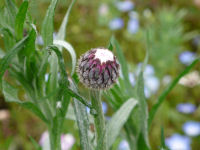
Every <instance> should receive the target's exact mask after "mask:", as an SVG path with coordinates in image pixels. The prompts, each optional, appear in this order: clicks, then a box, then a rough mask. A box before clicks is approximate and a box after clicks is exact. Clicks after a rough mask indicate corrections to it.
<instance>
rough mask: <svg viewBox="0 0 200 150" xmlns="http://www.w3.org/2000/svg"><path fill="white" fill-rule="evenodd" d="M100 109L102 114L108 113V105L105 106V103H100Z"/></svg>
mask: <svg viewBox="0 0 200 150" xmlns="http://www.w3.org/2000/svg"><path fill="white" fill-rule="evenodd" d="M102 109H103V113H104V114H106V113H107V111H108V105H107V104H106V102H102Z"/></svg>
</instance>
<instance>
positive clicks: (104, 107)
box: [86, 102, 108, 114]
mask: <svg viewBox="0 0 200 150" xmlns="http://www.w3.org/2000/svg"><path fill="white" fill-rule="evenodd" d="M102 109H103V113H104V114H106V113H107V111H108V105H107V104H106V102H102ZM86 111H87V113H90V108H89V107H86Z"/></svg>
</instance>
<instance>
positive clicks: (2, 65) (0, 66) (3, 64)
mask: <svg viewBox="0 0 200 150" xmlns="http://www.w3.org/2000/svg"><path fill="white" fill-rule="evenodd" d="M27 39H28V36H26V37H25V38H23V39H22V40H21V41H19V42H18V43H17V44H15V46H14V47H13V48H12V49H11V50H9V52H8V53H7V54H6V55H5V56H4V57H3V58H2V60H1V61H0V81H1V79H2V76H3V75H4V72H5V71H6V69H7V68H8V66H9V64H10V63H11V61H12V59H13V58H14V57H15V55H16V54H17V53H18V52H19V51H20V50H21V49H23V47H24V45H25V43H26V41H27Z"/></svg>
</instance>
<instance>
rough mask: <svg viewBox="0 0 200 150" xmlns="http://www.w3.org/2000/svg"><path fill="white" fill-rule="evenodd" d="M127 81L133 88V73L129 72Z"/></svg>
mask: <svg viewBox="0 0 200 150" xmlns="http://www.w3.org/2000/svg"><path fill="white" fill-rule="evenodd" d="M128 75H129V81H130V82H131V85H132V86H134V85H135V76H134V74H133V73H131V72H129V74H128Z"/></svg>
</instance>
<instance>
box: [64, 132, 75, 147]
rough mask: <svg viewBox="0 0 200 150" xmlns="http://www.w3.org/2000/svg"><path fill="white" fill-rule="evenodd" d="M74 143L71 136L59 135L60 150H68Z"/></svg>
mask: <svg viewBox="0 0 200 150" xmlns="http://www.w3.org/2000/svg"><path fill="white" fill-rule="evenodd" d="M74 143H75V138H74V137H73V136H72V135H71V134H63V135H61V150H70V149H71V148H72V146H73V145H74Z"/></svg>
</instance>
